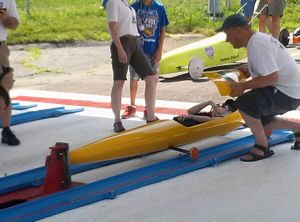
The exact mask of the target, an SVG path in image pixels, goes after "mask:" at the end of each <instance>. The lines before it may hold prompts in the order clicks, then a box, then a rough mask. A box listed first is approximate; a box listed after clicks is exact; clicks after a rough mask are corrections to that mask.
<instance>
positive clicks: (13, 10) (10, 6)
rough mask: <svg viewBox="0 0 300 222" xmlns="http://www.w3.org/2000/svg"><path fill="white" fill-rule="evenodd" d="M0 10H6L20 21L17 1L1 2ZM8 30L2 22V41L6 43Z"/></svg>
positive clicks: (0, 31) (7, 0)
mask: <svg viewBox="0 0 300 222" xmlns="http://www.w3.org/2000/svg"><path fill="white" fill-rule="evenodd" d="M0 8H6V10H7V14H8V16H10V17H15V18H16V19H17V20H18V21H19V16H18V11H17V6H16V2H15V0H0ZM6 39H7V30H6V28H5V27H4V26H3V25H2V23H1V22H0V41H6Z"/></svg>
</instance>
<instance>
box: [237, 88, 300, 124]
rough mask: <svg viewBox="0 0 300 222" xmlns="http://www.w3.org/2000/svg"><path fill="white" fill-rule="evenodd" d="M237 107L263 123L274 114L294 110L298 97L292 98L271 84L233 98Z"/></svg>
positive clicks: (271, 118) (269, 119)
mask: <svg viewBox="0 0 300 222" xmlns="http://www.w3.org/2000/svg"><path fill="white" fill-rule="evenodd" d="M235 105H236V106H237V108H238V109H239V110H240V111H242V112H244V113H246V114H247V115H249V116H251V117H253V118H256V119H261V121H262V124H263V125H265V124H267V123H269V122H271V121H272V120H273V119H274V117H275V116H276V115H281V114H284V113H286V112H288V111H291V110H296V109H297V108H298V106H299V105H300V99H294V98H292V97H289V96H287V95H285V94H284V93H282V92H280V91H279V90H278V89H277V88H275V87H273V86H268V87H265V88H261V89H253V90H250V91H248V92H246V93H244V94H243V95H241V96H240V97H238V98H237V99H236V100H235Z"/></svg>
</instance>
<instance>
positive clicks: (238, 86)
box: [230, 71, 279, 97]
mask: <svg viewBox="0 0 300 222" xmlns="http://www.w3.org/2000/svg"><path fill="white" fill-rule="evenodd" d="M278 79H279V73H278V71H276V72H273V73H272V74H270V75H267V76H259V77H256V78H252V79H251V80H248V81H245V82H239V83H231V84H230V87H231V90H232V93H231V96H232V97H236V96H240V95H242V94H243V93H244V91H245V90H246V89H258V88H264V87H267V86H272V85H274V84H275V83H276V82H277V81H278Z"/></svg>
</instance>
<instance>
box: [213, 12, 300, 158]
mask: <svg viewBox="0 0 300 222" xmlns="http://www.w3.org/2000/svg"><path fill="white" fill-rule="evenodd" d="M217 31H224V32H225V34H226V35H227V37H226V41H227V42H229V43H230V44H231V45H232V46H233V47H234V48H236V49H237V48H242V47H246V48H247V53H248V67H246V68H245V67H244V70H242V71H243V72H244V74H245V75H246V77H249V78H248V79H247V80H246V81H243V82H232V83H230V87H231V90H232V93H231V96H232V97H237V99H236V100H235V102H234V104H235V106H236V107H237V109H238V110H239V112H240V114H241V115H242V117H243V119H244V121H245V124H246V125H247V126H248V127H249V128H250V130H251V132H252V134H253V136H254V139H255V144H254V146H253V148H252V149H251V151H250V153H249V154H246V155H244V156H242V157H241V160H242V161H248V162H250V161H257V160H261V159H265V158H268V157H270V156H272V155H273V154H274V151H273V150H271V149H270V145H269V143H268V140H267V138H266V136H265V131H270V130H273V129H289V130H292V131H293V132H294V135H295V143H294V146H293V149H300V121H299V119H298V120H297V119H290V118H285V117H280V116H278V115H282V114H284V113H286V112H288V111H291V110H296V109H297V108H298V106H299V105H300V87H299V86H300V70H299V68H298V66H297V64H296V62H295V60H294V59H293V57H292V56H291V55H290V54H289V52H288V50H287V49H286V48H285V47H284V46H283V45H282V44H281V43H280V42H279V41H278V40H277V39H275V38H274V37H273V36H270V35H267V34H265V33H262V32H255V31H254V30H252V29H251V25H250V24H249V22H248V21H247V19H246V18H245V17H244V16H242V15H239V14H234V15H231V16H228V17H227V18H226V19H225V20H224V22H223V24H222V27H221V28H219V29H218V30H217Z"/></svg>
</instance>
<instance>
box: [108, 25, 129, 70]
mask: <svg viewBox="0 0 300 222" xmlns="http://www.w3.org/2000/svg"><path fill="white" fill-rule="evenodd" d="M108 27H109V29H110V33H111V36H112V40H113V42H114V44H115V46H116V48H117V51H118V56H119V62H120V63H123V64H128V59H127V54H126V52H125V50H124V48H123V46H122V44H121V41H120V37H119V34H118V23H117V22H109V23H108Z"/></svg>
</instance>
